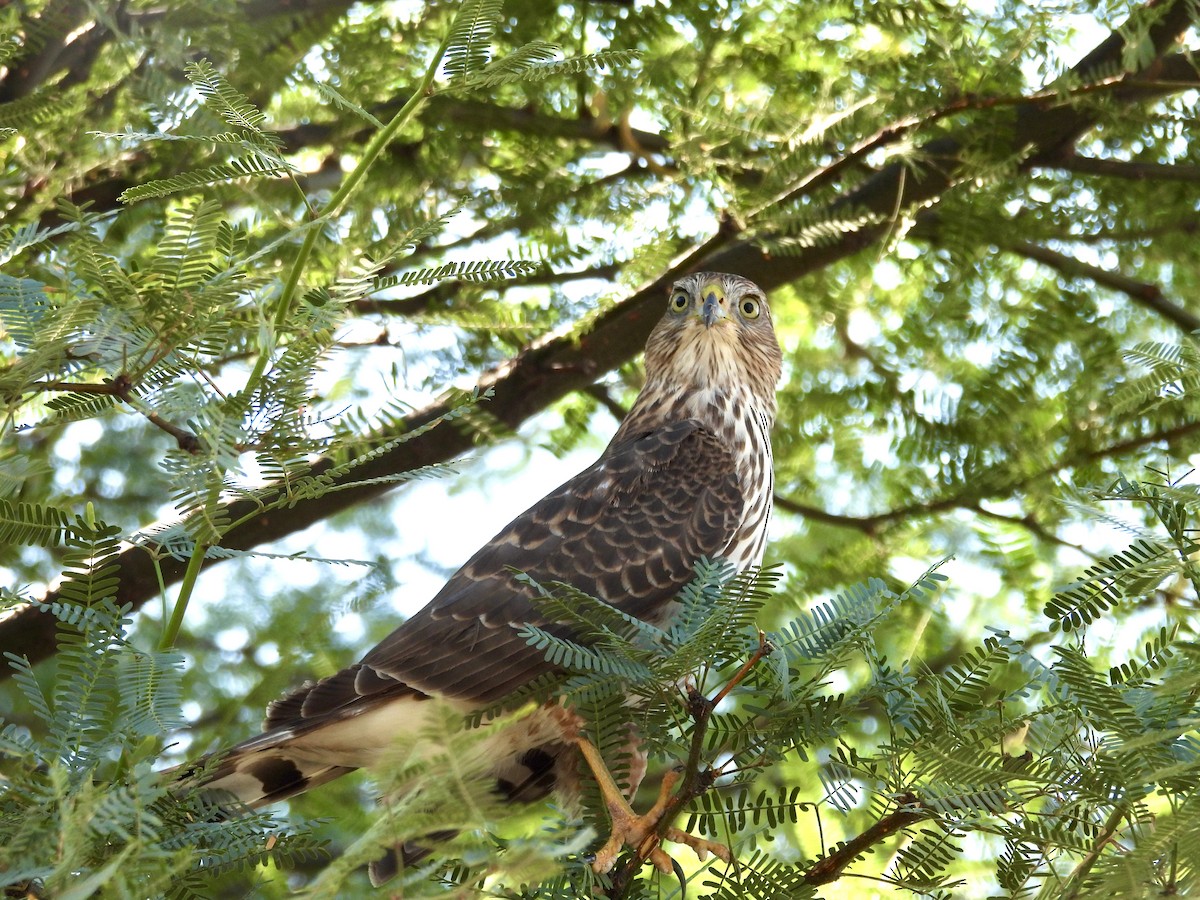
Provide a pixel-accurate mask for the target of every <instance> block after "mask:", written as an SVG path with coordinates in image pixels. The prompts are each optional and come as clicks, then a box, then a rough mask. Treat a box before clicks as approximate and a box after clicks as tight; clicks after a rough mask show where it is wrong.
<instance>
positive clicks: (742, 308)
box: [738, 297, 760, 319]
mask: <svg viewBox="0 0 1200 900" xmlns="http://www.w3.org/2000/svg"><path fill="white" fill-rule="evenodd" d="M759 311H760V307H759V305H758V301H757V300H755V299H754V298H753V297H743V298H742V302H741V303H739V304H738V312H740V313H741V314H742V318H743V319H757V318H758V313H759Z"/></svg>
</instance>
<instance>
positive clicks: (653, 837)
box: [575, 737, 733, 875]
mask: <svg viewBox="0 0 1200 900" xmlns="http://www.w3.org/2000/svg"><path fill="white" fill-rule="evenodd" d="M575 743H576V746H577V747H578V748H579V752H580V754H582V756H583V758H584V761H585V762H586V763H587V764H588V768H590V769H591V770H592V774H593V775H594V776H595V778H596V784H597V786H598V787H599V788H600V794H601V795H602V796H603V797H604V806H605V808H606V809H607V810H608V816H609V819H610V820H611V821H612V832H611V833H610V835H609V838H608V840H607V841H605V843H604V846H603V847H601V848H600V849H599V850H597V851H596V853H595V854H594V855H593V857H592V871H594V872H597V873H600V872H609V871H611V870H612V868H613V866H615V865H616V863H617V857H618V856H620V855H621V850H622V849H623V848H625V847H630V848H632V849H633V851H634V853H636V854H637V857H638V859H641V860H648V861H649V862H650V863H652V864H653V865H654V868H656V869H658V871H660V872H662V873H663V874H664V875H670V874H671V873H673V872H674V873H675V874H676V875H678V874H679V873H680V872H681V871H682V869H681V868H680V866H679V863H678V862H676V861H675V859H674V858H673V857H672V856H671V855H670V854H669V853H667V852H666V851H665V850H663V849H662V846H661V844H662V841H664V840H668V841H671V842H672V843H676V844H686V845H687V846H689V847H691V848H692V851H693V852H694V853H695V854H696V858H697V859H698V860H700V862H704V861H705V860H706V859H708V854H710V853H712V854H713V855H714V856H717V857H719V858H720V859H722V860H724V861H725V862H731V861H732V860H733V854H732V853H730V852H729V848H728V847H726V846H725V845H724V844H719V843H716V842H715V841H709V840H706V839H704V838H699V837H696V836H695V835H692V834H688V833H687V832H686V831H683V830H682V829H679V828H676V827H675V826H673V825H670V826H667V828H666V829H665V830H664V832H663V834H662V835H661V836H660V835H659V834H658V828H659V826H660V825H661V823H662V818H663V813H664V812H666V809H667V806H668V805H669V804H670V802H671V791H672V790H674V788H675V785H676V784H677V783H678V782H679V779H680V777H681V775H682V774H683V773H682V767H676V768H673V769H671V770H669V771H668V772H667V773H666V774H665V775H663V780H662V786H661V787H660V788H659V789H658V799H656V800H655V801H654V805H653V806H651V807H650V808H649V809H648V810H646V812H645V813H643V814H642V815H640V816H639V815H638V814H637V813H635V812H634V811H633V808H632V807H631V806H630V805H629V801H628V800H626V799H625V796H624V795H623V794H622V793H621V790H620V788H618V787H617V784H616V782H615V781H613V777H612V775H610V774H609V771H608V767H607V766H605V764H604V759H603V758H602V757H601V756H600V751H599V750H597V749H596V747H595V745H594V744H592V743H591V741H589V740H587V738H583V737H580V738H577V739H576V742H575Z"/></svg>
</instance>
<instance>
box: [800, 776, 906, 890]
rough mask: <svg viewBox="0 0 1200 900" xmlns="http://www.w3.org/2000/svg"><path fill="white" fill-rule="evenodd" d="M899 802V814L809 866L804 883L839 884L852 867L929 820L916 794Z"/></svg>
mask: <svg viewBox="0 0 1200 900" xmlns="http://www.w3.org/2000/svg"><path fill="white" fill-rule="evenodd" d="M896 802H897V804H898V808H897V809H896V810H894V811H892V812H890V813H888V814H887V815H886V816H884V817H883V818H882V819H880V820H879V821H878V822H876V823H875V824H874V825H872V826H871V827H870V828H868V829H867V830H866V831H864V832H863V833H862V834H860V835H858V836H857V837H854V838H851V839H850V840H848V841H845V842H844V843H841V844H838V845H837V847H836V848H835V849H834V850H833V852H832V853H830V854H828V855H827V856H824V857H822V858H821V859H819V860H817V862H815V863H813V864H812V865H811V866H809V868H808V871H807V872H805V873H804V883H805V884H829V883H830V882H832V881H837V880H838V879H839V878H841V877H842V873H843V872H845V871H846V868H847V867H848V866H849V865H850V864H851V863H853V862H854V861H855V860H856V859H858V858H859V857H860V856H862V855H863V854H864V853H866V852H867V851H868V850H870V849H871V848H872V847H874V846H875V845H876V844H878V843H880V842H881V841H885V840H887V839H888V838H890V837H891V836H892V835H894V834H896V833H897V832H899V831H902V830H904V829H905V828H907V827H908V826H909V825H913V824H915V823H917V822H920V821H921V820H922V819H928V818H929V813H928V812H926V811H925V810H924V809H923V808H922V807H921V805H920V801H918V800H917V798H916V796H915V795H913V794H904V795H903V796H900V797H897V798H896Z"/></svg>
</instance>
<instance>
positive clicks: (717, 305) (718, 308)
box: [700, 284, 729, 328]
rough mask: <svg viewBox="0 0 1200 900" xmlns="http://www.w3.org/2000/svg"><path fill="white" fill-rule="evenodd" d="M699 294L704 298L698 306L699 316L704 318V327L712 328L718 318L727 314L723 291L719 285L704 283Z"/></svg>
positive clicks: (722, 317)
mask: <svg viewBox="0 0 1200 900" xmlns="http://www.w3.org/2000/svg"><path fill="white" fill-rule="evenodd" d="M700 296H702V297H703V298H704V303H703V304H701V306H700V318H701V319H703V320H704V327H705V328H712V327H713V324H714V323H715V322H716V321H717V320H718V319H724V318H726V317H727V316H728V315H729V312H728V310H727V309H726V308H725V292H724V291H723V290H721V288H720V286H719V285H716V284H706V285H705V286H704V289H703V290H702V291H701V292H700Z"/></svg>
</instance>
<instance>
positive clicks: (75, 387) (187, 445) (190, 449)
mask: <svg viewBox="0 0 1200 900" xmlns="http://www.w3.org/2000/svg"><path fill="white" fill-rule="evenodd" d="M29 390H30V391H41V392H48V391H61V392H63V393H71V394H102V395H107V396H109V397H116V398H117V399H118V400H120V401H121V402H123V403H125V404H126V405H127V406H131V407H133V409H135V410H137V411H138V412H139V413H141V414H142V415H143V416H145V417H146V419H147V421H149V422H150V424H151V425H153V426H154V427H155V428H160V429H162V430H163V431H165V432H166V433H167V434H169V435H171V437H173V438H175V443H176V444H178V445H179V449H180V450H182V451H184V452H185V453H199V452H200V451H201V450H202V449H203V448H204V443H203V441H201V440H200V438H199V436H197V435H196V434H194V433H193V432H191V431H188V430H187V429H186V428H180V427H179V426H178V425H176V424H174V423H173V422H168V421H167V420H166V419H164V418H163V417H162V416H160V415H159V414H158V413H157V412H155V411H154V410H153V409H151V408H150V407H148V406H146V405H145V404H144V403H142V402H141V401H140V400H139V399H138V397H137V395H136V394H134V393H133V381H132V380H131V379H130V378H129V376H128V375H118V376H117V377H116V378H113V379H111V380H109V381H104V382H100V383H96V382H78V383H76V382H71V381H35V382H34V383H33V384H31V385H29Z"/></svg>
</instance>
